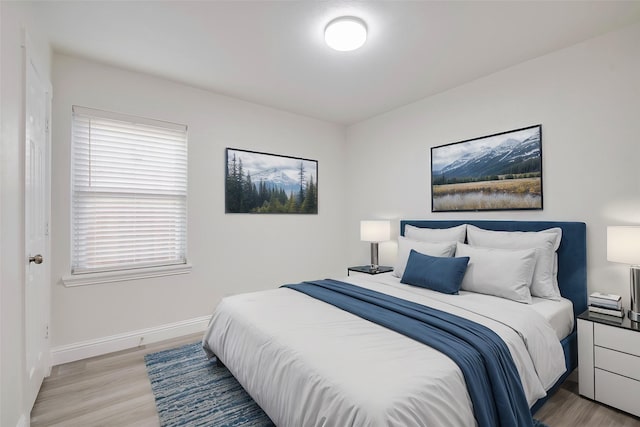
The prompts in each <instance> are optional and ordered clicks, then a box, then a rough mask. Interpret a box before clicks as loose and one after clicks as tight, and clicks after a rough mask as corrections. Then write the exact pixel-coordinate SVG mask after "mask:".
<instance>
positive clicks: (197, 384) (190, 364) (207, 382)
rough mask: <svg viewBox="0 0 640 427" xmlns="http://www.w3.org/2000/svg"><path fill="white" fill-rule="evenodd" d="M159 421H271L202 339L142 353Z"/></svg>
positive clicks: (257, 426)
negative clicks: (209, 353)
mask: <svg viewBox="0 0 640 427" xmlns="http://www.w3.org/2000/svg"><path fill="white" fill-rule="evenodd" d="M144 359H145V362H146V365H147V373H148V375H149V381H151V389H152V390H153V395H154V397H155V399H156V407H157V408H158V416H159V418H160V425H161V426H163V427H170V426H171V427H173V426H203V427H204V426H207V427H211V426H220V427H227V426H228V427H232V426H247V427H267V426H273V423H272V422H271V420H270V419H269V417H267V415H266V414H265V413H264V411H262V409H260V407H259V406H258V405H257V404H256V402H254V401H253V399H251V396H249V395H248V394H247V392H246V391H245V390H244V389H243V388H242V386H241V385H240V384H239V383H238V381H236V379H235V378H234V377H233V375H231V374H230V373H229V371H228V370H227V368H224V367H221V366H217V365H216V362H215V359H214V360H211V361H209V360H207V356H206V355H205V353H204V351H203V350H202V344H201V343H199V342H198V343H194V344H189V345H185V346H183V347H178V348H174V349H171V350H165V351H161V352H158V353H152V354H148V355H146V356H145V358H144Z"/></svg>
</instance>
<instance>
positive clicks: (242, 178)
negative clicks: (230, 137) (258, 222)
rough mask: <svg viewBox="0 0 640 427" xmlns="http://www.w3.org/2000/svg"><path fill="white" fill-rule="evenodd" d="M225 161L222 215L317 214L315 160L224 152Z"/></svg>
mask: <svg viewBox="0 0 640 427" xmlns="http://www.w3.org/2000/svg"><path fill="white" fill-rule="evenodd" d="M226 161H227V166H226V181H225V212H226V213H256V214H270V213H271V214H273V213H284V214H287V213H288V214H317V213H318V161H317V160H309V159H303V158H299V157H291V156H283V155H278V154H269V153H260V152H257V151H248V150H239V149H237V148H227V155H226Z"/></svg>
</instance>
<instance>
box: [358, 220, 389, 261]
mask: <svg viewBox="0 0 640 427" xmlns="http://www.w3.org/2000/svg"><path fill="white" fill-rule="evenodd" d="M390 238H391V223H390V221H384V220H382V221H360V240H362V241H363V242H371V270H372V271H377V270H378V243H379V242H385V241H387V240H389V239H390Z"/></svg>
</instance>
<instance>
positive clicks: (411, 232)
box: [404, 224, 467, 255]
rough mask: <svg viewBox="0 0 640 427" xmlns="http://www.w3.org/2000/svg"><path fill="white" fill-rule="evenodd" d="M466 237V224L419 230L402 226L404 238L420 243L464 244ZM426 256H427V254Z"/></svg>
mask: <svg viewBox="0 0 640 427" xmlns="http://www.w3.org/2000/svg"><path fill="white" fill-rule="evenodd" d="M466 235H467V224H462V225H458V226H457V227H451V228H420V227H414V226H413V225H409V224H406V225H405V226H404V237H408V238H409V239H413V240H419V241H421V242H432V243H438V242H460V243H464V238H465V236H466ZM427 255H428V254H427Z"/></svg>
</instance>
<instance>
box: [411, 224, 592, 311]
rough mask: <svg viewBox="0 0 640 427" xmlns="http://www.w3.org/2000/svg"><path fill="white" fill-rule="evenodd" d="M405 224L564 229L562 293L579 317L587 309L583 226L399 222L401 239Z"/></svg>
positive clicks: (560, 261)
mask: <svg viewBox="0 0 640 427" xmlns="http://www.w3.org/2000/svg"><path fill="white" fill-rule="evenodd" d="M405 224H409V225H413V226H415V227H425V228H449V227H455V226H456V225H460V224H472V225H475V226H476V227H480V228H484V229H486V230H497V231H540V230H545V229H547V228H552V227H560V228H562V241H561V242H560V248H559V249H558V284H559V287H560V293H561V294H562V296H563V297H565V298H567V299H569V300H571V301H572V302H573V312H574V314H575V315H576V316H577V315H578V314H580V313H582V312H583V311H585V310H586V309H587V227H586V224H585V223H583V222H557V221H471V220H462V221H456V220H454V221H430V220H415V221H412V220H402V221H400V234H401V235H402V236H404V226H405Z"/></svg>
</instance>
